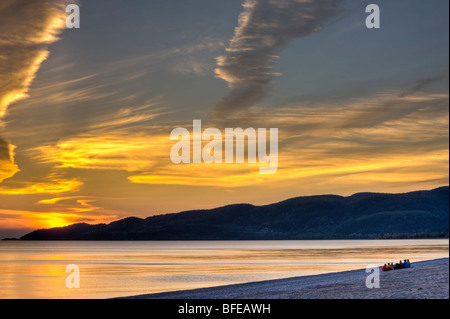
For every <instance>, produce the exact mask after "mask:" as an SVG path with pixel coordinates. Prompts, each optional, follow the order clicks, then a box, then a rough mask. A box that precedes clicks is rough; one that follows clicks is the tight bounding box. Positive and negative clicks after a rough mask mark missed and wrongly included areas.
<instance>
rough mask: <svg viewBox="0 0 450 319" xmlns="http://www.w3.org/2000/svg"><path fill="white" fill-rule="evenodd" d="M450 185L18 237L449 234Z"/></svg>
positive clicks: (190, 213) (248, 237) (242, 237)
mask: <svg viewBox="0 0 450 319" xmlns="http://www.w3.org/2000/svg"><path fill="white" fill-rule="evenodd" d="M448 232H449V187H448V186H445V187H440V188H436V189H433V190H429V191H415V192H409V193H403V194H382V193H358V194H354V195H352V196H349V197H342V196H337V195H319V196H306V197H297V198H292V199H288V200H285V201H282V202H279V203H275V204H270V205H265V206H253V205H250V204H236V205H229V206H224V207H219V208H214V209H209V210H194V211H186V212H181V213H174V214H166V215H156V216H151V217H148V218H145V219H141V218H137V217H128V218H125V219H121V220H118V221H115V222H112V223H110V224H98V225H88V224H74V225H70V226H66V227H60V228H51V229H40V230H35V231H33V232H31V233H29V234H26V235H24V236H22V237H21V238H20V239H21V240H281V239H283V240H294V239H365V238H367V239H369V238H420V237H448Z"/></svg>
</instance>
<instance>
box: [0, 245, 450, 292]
mask: <svg viewBox="0 0 450 319" xmlns="http://www.w3.org/2000/svg"><path fill="white" fill-rule="evenodd" d="M448 256H449V241H448V240H441V239H432V240H320V241H319V240H318V241H315V240H306V241H303V240H298V241H168V242H166V241H163V242H160V241H143V242H67V241H56V242H55V241H23V242H22V241H1V242H0V269H1V271H0V285H1V289H0V298H2V299H4V298H21V299H22V298H89V299H91V298H92V299H93V298H110V297H119V296H130V295H137V294H146V293H154V292H162V291H171V290H182V289H191V288H200V287H210V286H218V285H226V284H232V283H242V282H249V281H260V280H267V279H277V278H286V277H293V276H303V275H313V274H320V273H327V272H337V271H344V270H352V269H363V268H366V267H367V266H368V265H369V264H378V265H382V264H384V263H386V262H396V261H398V260H399V259H406V258H409V259H410V261H411V262H413V263H414V262H415V261H421V260H427V259H435V258H442V257H448ZM69 264H76V265H78V267H79V269H80V288H78V289H77V288H72V289H69V288H67V287H66V278H67V276H68V275H69V273H66V266H67V265H69Z"/></svg>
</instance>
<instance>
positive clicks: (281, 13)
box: [215, 0, 340, 112]
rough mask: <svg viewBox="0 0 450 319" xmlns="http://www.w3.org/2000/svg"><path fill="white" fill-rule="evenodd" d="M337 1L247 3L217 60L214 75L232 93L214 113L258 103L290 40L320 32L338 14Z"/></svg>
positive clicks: (260, 0) (258, 0) (265, 0)
mask: <svg viewBox="0 0 450 319" xmlns="http://www.w3.org/2000/svg"><path fill="white" fill-rule="evenodd" d="M339 2H340V1H338V0H314V1H311V0H276V1H275V0H246V1H245V2H244V5H243V6H244V11H243V12H242V13H241V15H240V17H239V25H238V27H237V28H236V31H235V35H234V37H233V39H232V40H231V42H230V46H229V48H228V49H227V51H228V53H227V54H226V55H224V56H220V57H218V58H217V65H218V68H217V69H216V70H215V72H216V76H217V77H219V78H221V79H223V80H225V81H226V82H228V85H229V87H230V88H231V91H230V92H229V94H228V95H226V96H225V97H223V98H222V100H221V101H219V103H218V104H217V106H216V110H217V111H219V112H221V111H227V110H233V111H235V110H246V109H249V108H250V107H251V106H252V105H253V104H255V103H257V102H258V101H259V100H261V99H262V98H263V97H264V96H265V95H266V93H267V90H268V88H269V86H270V84H271V82H272V80H273V78H274V77H275V76H277V75H278V74H276V73H274V72H272V67H273V64H274V62H275V60H276V59H277V54H278V53H279V52H280V51H281V49H283V48H284V47H285V46H286V45H287V44H288V43H289V42H290V41H292V40H293V39H296V38H300V37H305V36H308V35H310V34H312V33H314V32H317V31H319V30H320V28H321V26H322V24H323V22H324V21H325V20H326V19H327V18H329V17H331V16H333V15H334V14H335V13H336V12H337V5H338V3H339Z"/></svg>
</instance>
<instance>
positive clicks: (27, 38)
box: [0, 0, 73, 118]
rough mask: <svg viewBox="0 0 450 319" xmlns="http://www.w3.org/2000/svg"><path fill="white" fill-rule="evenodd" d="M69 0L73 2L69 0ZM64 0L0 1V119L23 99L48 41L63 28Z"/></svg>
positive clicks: (65, 2)
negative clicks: (11, 106)
mask: <svg viewBox="0 0 450 319" xmlns="http://www.w3.org/2000/svg"><path fill="white" fill-rule="evenodd" d="M72 2H73V1H72ZM67 3H68V1H67V0H39V1H28V0H2V2H1V3H0V34H1V37H0V118H2V117H4V116H5V114H6V111H7V108H8V106H9V105H11V104H12V103H14V102H16V101H18V100H20V99H22V98H25V97H26V96H27V92H28V88H29V86H30V85H31V82H32V81H33V79H34V77H35V75H36V73H37V71H38V70H39V67H40V65H41V63H42V62H43V61H45V60H46V59H47V57H48V55H49V50H48V46H49V44H51V43H53V42H55V41H57V40H58V36H59V34H60V33H61V32H62V30H63V29H64V27H65V17H66V13H65V5H66V4H67Z"/></svg>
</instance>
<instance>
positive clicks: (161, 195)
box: [0, 0, 449, 238]
mask: <svg viewBox="0 0 450 319" xmlns="http://www.w3.org/2000/svg"><path fill="white" fill-rule="evenodd" d="M74 2H75V1H67V0H35V1H29V0H1V1H0V238H3V237H19V236H21V235H24V234H25V233H27V232H29V231H31V230H33V229H36V228H48V227H57V226H64V225H68V224H72V223H78V222H87V223H101V222H111V221H114V220H117V219H120V218H123V217H126V216H137V217H147V216H151V215H155V214H162V213H173V212H178V211H183V210H190V209H203V208H213V207H218V206H223V205H227V204H232V203H251V204H255V205H262V204H269V203H273V202H277V201H281V200H284V199H287V198H290V197H296V196H304V195H318V194H338V195H351V194H353V193H357V192H395V193H398V192H406V191H413V190H420V189H432V188H435V187H439V186H443V185H448V183H449V177H448V170H449V127H448V125H449V122H448V120H449V109H448V103H449V82H448V76H449V74H448V67H449V62H448V56H449V52H448V47H449V43H448V39H449V34H448V24H449V16H448V10H449V8H448V6H449V2H448V1H443V0H428V1H422V0H389V1H388V0H374V1H371V2H369V1H354V0H342V1H337V0H313V1H311V2H308V1H306V0H132V1H129V0H128V1H125V0H96V1H89V0H80V1H78V2H76V3H78V4H79V6H80V10H81V27H80V28H79V29H66V26H65V19H66V16H67V15H68V13H66V12H65V6H66V5H67V4H69V3H74ZM369 3H376V4H378V5H379V7H380V10H381V28H380V29H368V28H367V27H366V25H365V19H366V17H367V15H368V14H367V13H366V12H365V8H366V5H368V4H369ZM193 120H202V125H203V128H208V127H216V128H218V129H220V130H221V131H223V130H224V129H225V128H227V127H228V128H235V127H242V128H247V127H253V128H278V130H279V160H278V161H279V164H278V171H277V172H276V173H275V174H272V175H261V174H260V173H259V165H255V164H205V163H201V164H182V165H175V164H173V163H172V161H171V159H170V149H171V147H172V146H173V145H174V141H171V140H170V134H171V131H172V130H173V129H174V128H177V127H184V128H187V129H189V130H191V128H192V123H193Z"/></svg>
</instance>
